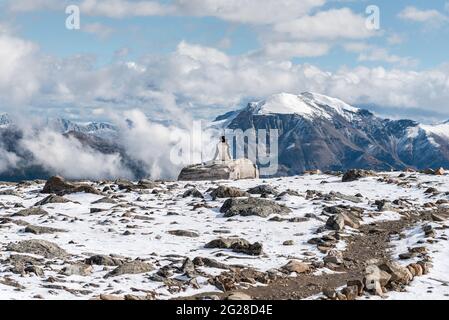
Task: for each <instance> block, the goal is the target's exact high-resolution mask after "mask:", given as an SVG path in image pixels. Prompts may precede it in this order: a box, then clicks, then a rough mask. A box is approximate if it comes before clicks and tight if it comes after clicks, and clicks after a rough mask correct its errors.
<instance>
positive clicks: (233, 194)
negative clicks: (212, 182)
mask: <svg viewBox="0 0 449 320" xmlns="http://www.w3.org/2000/svg"><path fill="white" fill-rule="evenodd" d="M210 195H211V197H212V199H214V200H215V199H217V198H242V197H249V193H248V192H246V191H243V190H240V189H239V188H234V187H226V186H219V187H218V188H217V189H215V190H214V191H212V192H211V194H210Z"/></svg>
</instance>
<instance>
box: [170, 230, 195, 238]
mask: <svg viewBox="0 0 449 320" xmlns="http://www.w3.org/2000/svg"><path fill="white" fill-rule="evenodd" d="M167 233H168V234H171V235H172V236H177V237H188V238H198V237H199V236H200V235H199V234H198V233H196V232H193V231H187V230H170V231H167Z"/></svg>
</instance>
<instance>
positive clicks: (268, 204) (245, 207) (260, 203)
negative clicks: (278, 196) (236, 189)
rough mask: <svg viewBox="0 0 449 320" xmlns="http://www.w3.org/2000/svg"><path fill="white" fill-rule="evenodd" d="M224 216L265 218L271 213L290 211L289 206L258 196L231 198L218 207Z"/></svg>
mask: <svg viewBox="0 0 449 320" xmlns="http://www.w3.org/2000/svg"><path fill="white" fill-rule="evenodd" d="M220 212H221V213H224V216H225V217H233V216H237V215H241V216H244V217H247V216H259V217H263V218H266V217H268V216H270V215H272V214H280V215H283V214H288V213H290V212H291V210H290V209H289V208H287V207H286V206H284V205H280V204H277V203H276V202H274V201H271V200H267V199H260V198H245V199H240V198H232V199H228V200H226V201H225V203H224V204H223V206H222V207H221V209H220Z"/></svg>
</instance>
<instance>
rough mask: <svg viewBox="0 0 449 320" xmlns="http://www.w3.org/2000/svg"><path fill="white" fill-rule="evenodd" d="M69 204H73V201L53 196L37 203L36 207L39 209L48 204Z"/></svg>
mask: <svg viewBox="0 0 449 320" xmlns="http://www.w3.org/2000/svg"><path fill="white" fill-rule="evenodd" d="M67 202H71V201H70V200H68V199H66V198H63V197H60V196H57V195H54V194H51V195H49V196H48V197H46V198H45V199H43V200H41V201H38V202H36V203H35V204H34V206H35V207H38V206H43V205H46V204H48V203H67Z"/></svg>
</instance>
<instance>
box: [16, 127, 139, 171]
mask: <svg viewBox="0 0 449 320" xmlns="http://www.w3.org/2000/svg"><path fill="white" fill-rule="evenodd" d="M20 143H21V146H22V147H23V148H24V149H25V150H27V151H29V152H31V154H32V155H33V162H34V164H36V165H41V166H42V167H43V168H44V169H46V170H48V171H49V172H52V173H53V174H60V175H62V176H64V177H67V178H70V179H82V178H89V179H105V178H115V177H123V178H132V177H133V175H132V173H131V172H130V171H129V170H128V169H127V168H126V167H124V166H123V165H122V162H121V160H122V159H121V157H120V155H119V154H103V153H100V152H98V151H95V150H93V149H91V148H90V147H88V146H86V145H83V144H82V143H81V142H80V141H79V140H77V139H75V138H72V137H66V136H63V135H61V134H60V133H57V132H54V131H50V130H48V129H47V130H43V131H41V132H39V133H38V134H37V135H36V134H33V133H30V132H27V133H26V136H25V138H24V139H23V140H21V141H20Z"/></svg>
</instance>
